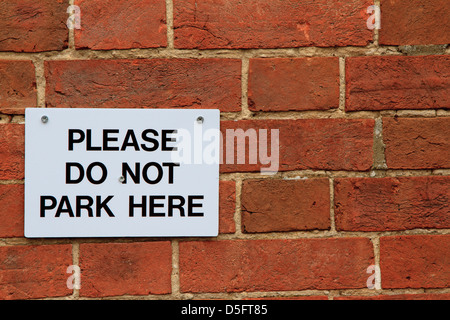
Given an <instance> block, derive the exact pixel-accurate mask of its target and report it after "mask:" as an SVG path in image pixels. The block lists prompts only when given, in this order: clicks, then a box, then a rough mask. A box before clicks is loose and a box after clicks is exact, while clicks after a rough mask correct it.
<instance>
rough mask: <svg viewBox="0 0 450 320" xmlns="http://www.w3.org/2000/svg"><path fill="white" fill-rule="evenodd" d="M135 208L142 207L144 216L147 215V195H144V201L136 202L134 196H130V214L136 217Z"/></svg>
mask: <svg viewBox="0 0 450 320" xmlns="http://www.w3.org/2000/svg"><path fill="white" fill-rule="evenodd" d="M134 208H141V209H142V216H143V217H146V216H147V197H146V196H142V203H134V196H130V201H129V203H128V215H129V216H130V217H134Z"/></svg>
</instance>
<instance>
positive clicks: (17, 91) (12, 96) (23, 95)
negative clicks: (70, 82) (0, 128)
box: [0, 44, 37, 114]
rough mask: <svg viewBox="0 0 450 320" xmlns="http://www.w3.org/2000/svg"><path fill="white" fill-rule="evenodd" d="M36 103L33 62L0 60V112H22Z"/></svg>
mask: <svg viewBox="0 0 450 320" xmlns="http://www.w3.org/2000/svg"><path fill="white" fill-rule="evenodd" d="M0 45H1V44H0ZM36 104H37V100H36V75H35V71H34V65H33V62H31V61H19V60H2V61H0V112H2V113H7V114H24V112H25V108H27V107H35V106H36Z"/></svg>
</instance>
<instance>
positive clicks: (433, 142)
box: [383, 117, 450, 169]
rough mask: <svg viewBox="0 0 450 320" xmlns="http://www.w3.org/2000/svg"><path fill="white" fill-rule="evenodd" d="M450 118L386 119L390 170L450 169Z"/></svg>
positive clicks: (387, 155)
mask: <svg viewBox="0 0 450 320" xmlns="http://www.w3.org/2000/svg"><path fill="white" fill-rule="evenodd" d="M449 136H450V118H449V117H447V118H383V139H384V143H385V145H386V148H385V156H386V164H387V166H388V167H389V168H390V169H434V168H450V140H449V139H448V137H449Z"/></svg>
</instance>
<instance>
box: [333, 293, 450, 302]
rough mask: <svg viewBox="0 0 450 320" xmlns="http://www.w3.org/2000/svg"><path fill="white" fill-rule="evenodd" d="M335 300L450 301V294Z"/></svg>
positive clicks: (343, 298) (339, 298)
mask: <svg viewBox="0 0 450 320" xmlns="http://www.w3.org/2000/svg"><path fill="white" fill-rule="evenodd" d="M334 300H450V293H424V294H421V293H419V294H396V295H379V296H349V297H336V298H334Z"/></svg>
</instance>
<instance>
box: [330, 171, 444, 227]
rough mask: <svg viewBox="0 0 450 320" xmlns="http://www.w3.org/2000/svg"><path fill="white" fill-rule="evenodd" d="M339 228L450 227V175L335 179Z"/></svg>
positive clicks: (336, 219)
mask: <svg viewBox="0 0 450 320" xmlns="http://www.w3.org/2000/svg"><path fill="white" fill-rule="evenodd" d="M334 201H335V210H334V212H335V221H336V229H337V230H346V231H387V230H407V229H415V228H450V207H449V205H448V204H449V202H450V177H448V176H444V177H439V176H434V177H404V178H401V177H400V178H379V179H373V178H342V179H336V180H335V193H334Z"/></svg>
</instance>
